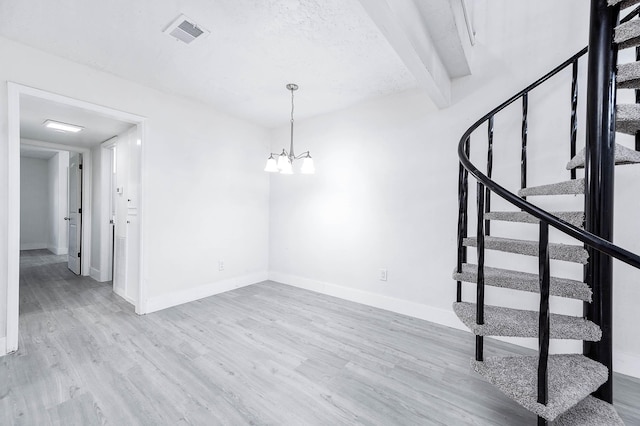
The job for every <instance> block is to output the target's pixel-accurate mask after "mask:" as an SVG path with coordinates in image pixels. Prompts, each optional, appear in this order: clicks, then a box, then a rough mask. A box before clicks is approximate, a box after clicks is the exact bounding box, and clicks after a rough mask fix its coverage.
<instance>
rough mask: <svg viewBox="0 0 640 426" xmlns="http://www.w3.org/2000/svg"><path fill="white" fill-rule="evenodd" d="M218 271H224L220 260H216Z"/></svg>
mask: <svg viewBox="0 0 640 426" xmlns="http://www.w3.org/2000/svg"><path fill="white" fill-rule="evenodd" d="M218 271H224V262H223V261H222V260H218Z"/></svg>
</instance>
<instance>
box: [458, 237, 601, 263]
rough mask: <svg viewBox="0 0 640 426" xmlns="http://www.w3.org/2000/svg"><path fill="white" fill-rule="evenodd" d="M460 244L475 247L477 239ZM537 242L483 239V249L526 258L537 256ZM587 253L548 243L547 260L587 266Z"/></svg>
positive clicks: (578, 249)
mask: <svg viewBox="0 0 640 426" xmlns="http://www.w3.org/2000/svg"><path fill="white" fill-rule="evenodd" d="M462 244H463V245H464V246H467V247H477V245H478V239H477V238H476V237H470V238H465V239H463V240H462ZM538 245H539V244H538V242H537V241H527V240H512V239H510V238H500V237H485V238H484V247H485V249H489V250H498V251H504V252H508V253H518V254H524V255H526V256H536V257H537V256H538V254H539V248H538ZM588 257H589V256H588V254H587V251H586V250H585V249H584V247H582V246H576V245H569V244H560V243H549V258H550V259H556V260H564V261H567V262H575V263H581V264H583V265H586V264H587V261H588Z"/></svg>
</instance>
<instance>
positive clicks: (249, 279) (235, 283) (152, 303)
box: [145, 272, 269, 313]
mask: <svg viewBox="0 0 640 426" xmlns="http://www.w3.org/2000/svg"><path fill="white" fill-rule="evenodd" d="M268 277H269V274H268V273H267V272H258V273H255V274H251V275H243V276H240V277H234V278H228V279H225V280H221V281H216V282H213V283H209V284H204V285H200V286H198V287H193V288H188V289H185V290H178V291H174V292H171V293H167V294H163V295H162V296H156V297H152V298H151V299H149V300H148V301H147V312H145V313H151V312H156V311H159V310H161V309H166V308H170V307H172V306H178V305H182V304H183V303H188V302H193V301H195V300H199V299H204V298H205V297H209V296H214V295H216V294H220V293H224V292H226V291H230V290H235V289H237V288H240V287H246V286H249V285H252V284H257V283H259V282H262V281H266V280H267V279H268Z"/></svg>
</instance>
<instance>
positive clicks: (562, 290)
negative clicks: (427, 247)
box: [453, 263, 592, 302]
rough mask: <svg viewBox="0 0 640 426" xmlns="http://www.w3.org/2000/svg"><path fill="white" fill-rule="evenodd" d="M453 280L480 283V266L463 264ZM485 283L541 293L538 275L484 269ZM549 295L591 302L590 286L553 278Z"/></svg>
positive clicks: (454, 273)
mask: <svg viewBox="0 0 640 426" xmlns="http://www.w3.org/2000/svg"><path fill="white" fill-rule="evenodd" d="M453 279H454V280H456V281H464V282H470V283H476V282H478V266H477V265H474V264H470V263H463V264H462V272H459V273H458V272H455V270H454V272H453ZM484 283H485V285H489V286H492V287H500V288H509V289H512V290H521V291H528V292H531V293H540V278H539V275H538V274H531V273H528V272H520V271H512V270H509V269H500V268H490V267H488V266H485V267H484ZM549 284H550V285H549V293H550V294H551V295H552V296H559V297H568V298H571V299H577V300H582V301H585V302H591V294H592V293H591V289H590V288H589V286H588V285H587V284H586V283H584V282H582V281H576V280H570V279H567V278H558V277H551V279H550V283H549Z"/></svg>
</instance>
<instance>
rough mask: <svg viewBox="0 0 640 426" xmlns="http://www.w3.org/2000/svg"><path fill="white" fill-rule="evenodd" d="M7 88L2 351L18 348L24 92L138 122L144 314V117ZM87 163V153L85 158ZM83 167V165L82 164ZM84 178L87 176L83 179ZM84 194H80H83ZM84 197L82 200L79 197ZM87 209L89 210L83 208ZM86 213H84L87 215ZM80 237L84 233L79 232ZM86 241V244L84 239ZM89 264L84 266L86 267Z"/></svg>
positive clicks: (139, 305)
mask: <svg viewBox="0 0 640 426" xmlns="http://www.w3.org/2000/svg"><path fill="white" fill-rule="evenodd" d="M7 91H8V141H7V156H8V167H7V174H8V212H7V224H8V229H7V240H8V241H7V246H8V250H7V259H6V261H7V307H6V313H7V318H6V326H7V330H6V336H7V337H6V348H0V350H2V349H5V353H9V352H14V351H16V350H18V321H19V306H20V299H19V297H20V295H19V291H20V96H21V95H28V96H33V97H36V98H40V99H45V100H49V101H53V102H57V103H61V104H65V105H69V106H73V107H77V108H83V109H85V110H89V111H92V112H95V113H98V114H101V115H103V116H105V117H109V118H113V119H116V120H120V121H125V122H129V123H131V124H135V125H137V126H138V132H139V137H140V140H141V145H142V146H141V151H140V175H141V181H140V206H139V211H140V251H139V253H138V256H139V257H138V259H139V263H140V268H139V270H140V275H139V277H138V280H139V283H140V285H139V286H138V288H139V291H138V300H137V301H136V304H135V310H136V313H138V314H140V315H141V314H144V313H146V312H147V288H146V283H145V281H144V260H145V259H144V235H145V234H144V229H145V228H144V222H145V221H144V218H145V211H146V209H145V208H144V206H145V197H144V193H145V186H146V185H145V183H146V180H145V174H144V171H145V151H146V150H145V145H146V143H145V141H146V121H145V120H146V118H145V117H142V116H139V115H135V114H131V113H128V112H124V111H119V110H116V109H112V108H108V107H104V106H101V105H97V104H93V103H90V102H86V101H82V100H78V99H75V98H70V97H67V96H63V95H59V94H56V93H52V92H48V91H45V90H41V89H36V88H33V87H29V86H25V85H22V84H18V83H15V82H11V81H9V82H7ZM87 160H88V162H89V163H90V161H91V160H90V156H89V158H88V159H87ZM83 167H84V166H83ZM89 171H90V168H88V169H87V170H86V173H83V175H85V176H83V183H84V182H88V183H89V185H88V186H85V188H89V189H90V188H91V180H90V178H91V176H90V173H89ZM84 179H87V181H85V180H84ZM86 193H87V197H88V198H87V202H88V204H86V205H85V208H86V207H87V206H89V207H90V206H91V203H90V201H91V197H90V190H89V191H86ZM83 198H84V194H83ZM83 201H84V200H83ZM87 211H90V210H87ZM88 216H89V215H87V216H85V217H88ZM83 228H84V229H86V232H87V236H88V241H85V239H84V238H83V241H82V243H83V245H84V247H85V248H89V250H87V252H85V255H84V256H83V260H82V263H83V268H82V271H83V272H84V262H85V260H84V259H87V261H88V262H90V260H91V258H90V247H91V241H90V235H91V224H90V221H89V223H87V222H85V225H84V226H83ZM83 237H84V236H83ZM87 242H88V243H89V244H86V243H87ZM88 270H89V268H87V271H88Z"/></svg>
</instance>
